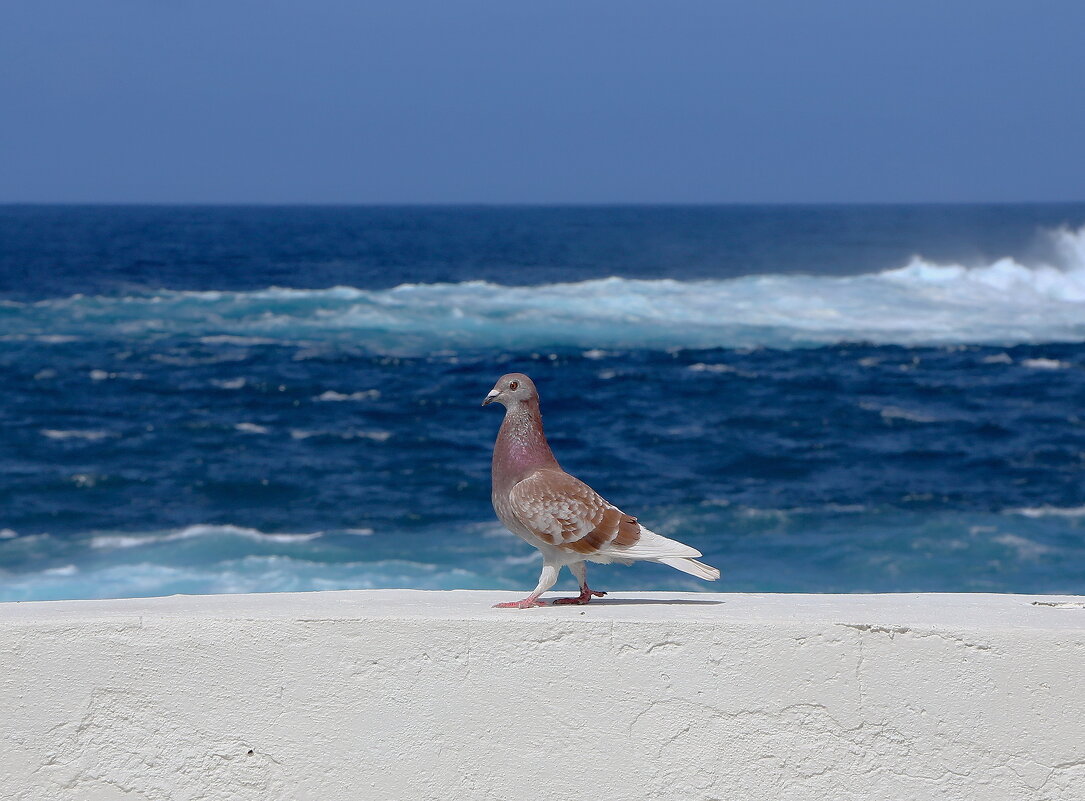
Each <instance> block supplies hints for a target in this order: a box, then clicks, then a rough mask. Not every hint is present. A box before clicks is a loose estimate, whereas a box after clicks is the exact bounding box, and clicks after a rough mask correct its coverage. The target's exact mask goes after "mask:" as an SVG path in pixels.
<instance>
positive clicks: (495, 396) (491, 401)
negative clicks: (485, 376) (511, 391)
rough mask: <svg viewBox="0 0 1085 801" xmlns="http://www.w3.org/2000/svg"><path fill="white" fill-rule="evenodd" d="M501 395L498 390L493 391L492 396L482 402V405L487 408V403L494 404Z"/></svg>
mask: <svg viewBox="0 0 1085 801" xmlns="http://www.w3.org/2000/svg"><path fill="white" fill-rule="evenodd" d="M500 394H501V393H500V392H498V391H497V390H496V389H491V390H490V394H489V395H487V396H486V400H484V401H483V402H482V405H483V406H485V405H486V404H487V403H493V402H494V400H495V399H496V398H497V396H498V395H500Z"/></svg>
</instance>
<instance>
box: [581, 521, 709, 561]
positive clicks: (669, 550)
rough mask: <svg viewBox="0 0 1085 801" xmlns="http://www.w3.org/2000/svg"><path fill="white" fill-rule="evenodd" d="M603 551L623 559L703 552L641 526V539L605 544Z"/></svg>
mask: <svg viewBox="0 0 1085 801" xmlns="http://www.w3.org/2000/svg"><path fill="white" fill-rule="evenodd" d="M601 553H604V554H606V555H607V556H613V557H618V558H621V559H664V558H667V559H669V558H671V557H675V558H677V557H681V556H687V557H688V556H700V555H701V552H700V551H698V550H697V549H696V548H691V547H690V546H688V545H686V544H685V543H682V542H679V541H678V540H672V539H669V538H668V537H664V536H663V535H662V534H656V533H655V532H654V531H650V530H649V529H646V528H644V526H641V529H640V539H639V540H637V542H636V543H635V544H633V545H608V546H604V547H603V548H602V550H601Z"/></svg>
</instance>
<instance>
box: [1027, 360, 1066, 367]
mask: <svg viewBox="0 0 1085 801" xmlns="http://www.w3.org/2000/svg"><path fill="white" fill-rule="evenodd" d="M1021 366H1022V367H1030V368H1032V369H1033V370H1063V369H1065V368H1067V367H1069V366H1070V365H1069V364H1067V363H1066V362H1061V361H1059V360H1058V359H1023V360H1022V361H1021Z"/></svg>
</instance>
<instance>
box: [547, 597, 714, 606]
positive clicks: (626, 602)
mask: <svg viewBox="0 0 1085 801" xmlns="http://www.w3.org/2000/svg"><path fill="white" fill-rule="evenodd" d="M723 603H726V601H713V600H709V599H707V598H706V599H704V600H699V599H693V598H599V599H598V600H595V601H592V602H591V605H592V606H649V605H654V604H663V605H666V606H717V605H719V604H723ZM559 606H560V604H559Z"/></svg>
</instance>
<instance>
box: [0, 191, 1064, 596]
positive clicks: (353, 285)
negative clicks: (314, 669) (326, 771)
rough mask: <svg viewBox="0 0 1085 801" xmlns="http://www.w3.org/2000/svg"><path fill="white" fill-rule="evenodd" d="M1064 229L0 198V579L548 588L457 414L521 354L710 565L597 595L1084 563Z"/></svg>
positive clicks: (1060, 572) (631, 495)
mask: <svg viewBox="0 0 1085 801" xmlns="http://www.w3.org/2000/svg"><path fill="white" fill-rule="evenodd" d="M1083 225H1085V205H1081V206H1023V207H1012V206H1000V207H891V206H879V207H750V208H744V207H716V208H680V207H666V208H614V209H607V208H432V209H426V208H294V209H292V208H168V207H154V208H109V207H99V208H78V207H6V208H0V373H2V379H3V387H4V403H3V405H2V407H0V414H2V415H3V417H2V421H0V422H2V425H0V599H3V600H19V599H40V598H70V597H106V596H134V595H152V594H163V593H173V592H230V591H267V590H302V589H325V588H346V587H395V586H410V587H425V588H457V587H464V588H469V587H504V588H509V589H510V591H516V590H519V589H523V588H527V587H530V586H533V585H534V581H535V579H536V576H537V571H538V562H537V561H536V557H535V554H534V551H533V550H532V549H530V548H529V547H528V546H526V545H524V544H523V543H522V542H521V541H520V540H518V539H516V538H514V537H513V536H512V535H508V534H505V533H503V532H502V530H501V527H500V525H499V524H498V523H497V521H496V520H495V519H494V516H493V513H492V510H491V509H490V506H489V452H490V447H491V444H492V441H493V437H494V434H495V433H496V430H497V426H498V425H499V421H500V410H498V409H494V408H493V407H487V408H485V409H481V408H479V405H478V404H479V402H480V401H481V398H482V396H484V395H485V393H486V392H487V391H488V390H489V388H490V386H491V385H492V384H493V381H494V379H496V377H497V376H499V375H500V374H502V373H504V372H508V371H510V370H522V371H524V372H527V373H529V374H530V375H532V376H533V377H534V378H535V380H536V382H537V383H538V385H539V387H540V391H541V393H542V397H543V412H544V416H545V419H546V423H547V430H548V433H549V435H550V438H551V442H552V444H553V447H554V449H555V451H556V453H557V455H558V458H559V459H560V460H561V461H562V463H563V464H564V466H565V467H566V468H567V469H569V470H570V471H572V472H574V473H576V474H578V475H580V476H581V477H582V478H584V479H586V480H587V481H589V483H591V484H592V485H593V486H595V487H596V489H598V490H599V491H600V492H602V493H603V494H604V495H605V496H606V497H608V498H609V499H610V500H612V501H614V502H616V503H618V504H619V505H621V506H622V507H623V508H625V509H626V510H627V511H629V512H631V513H632V514H636V515H637V516H638V517H640V518H641V520H642V521H644V522H645V523H646V524H647V525H649V526H650V527H651V528H653V529H654V530H656V531H659V532H660V533H663V534H667V535H669V536H674V537H677V538H679V539H682V540H684V541H687V542H689V543H691V544H693V545H695V546H697V547H698V548H700V549H701V550H702V551H703V552H704V553H705V555H706V560H707V561H709V562H711V563H712V564H714V565H716V566H718V567H720V568H721V570H722V571H723V574H724V579H723V581H722V582H720V583H719V584H716V585H706V584H703V583H700V582H697V580H696V579H692V578H690V577H688V576H686V575H684V574H681V573H677V572H675V571H670V570H668V569H666V568H664V567H661V566H656V565H637V566H634V567H632V568H622V567H604V568H597V569H596V575H597V578H596V579H594V580H593V583H597V584H598V585H599V586H600V587H602V588H604V589H694V588H697V589H701V588H705V589H709V588H710V589H728V590H782V591H889V590H950V591H952V590H989V591H1016V592H1085V480H1083V479H1085V411H1083V410H1082V401H1081V399H1082V398H1083V397H1085V344H1083V343H1085V233H1083V232H1082V226H1083ZM566 581H568V579H566Z"/></svg>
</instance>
